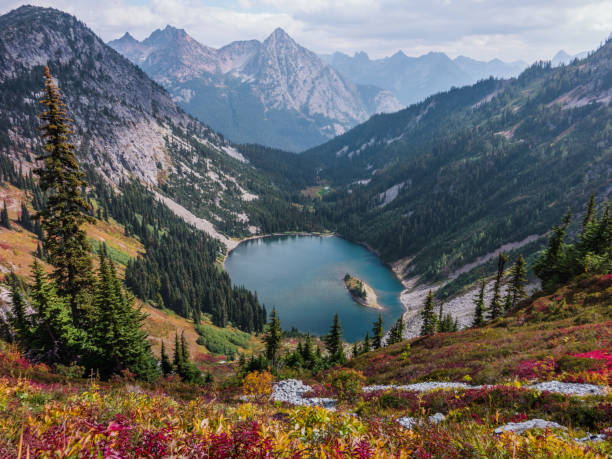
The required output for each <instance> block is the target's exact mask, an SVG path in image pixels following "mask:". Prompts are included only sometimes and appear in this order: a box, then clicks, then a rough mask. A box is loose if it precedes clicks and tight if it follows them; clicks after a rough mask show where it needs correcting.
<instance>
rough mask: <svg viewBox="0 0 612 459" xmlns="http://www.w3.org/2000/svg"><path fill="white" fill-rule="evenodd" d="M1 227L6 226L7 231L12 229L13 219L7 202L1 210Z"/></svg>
mask: <svg viewBox="0 0 612 459" xmlns="http://www.w3.org/2000/svg"><path fill="white" fill-rule="evenodd" d="M0 226H4V227H5V228H6V229H11V219H10V218H9V215H8V209H7V208H6V201H4V205H3V206H2V210H0Z"/></svg>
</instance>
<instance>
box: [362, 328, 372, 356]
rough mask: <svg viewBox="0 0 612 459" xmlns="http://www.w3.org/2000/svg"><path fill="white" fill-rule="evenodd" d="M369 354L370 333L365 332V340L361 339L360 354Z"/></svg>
mask: <svg viewBox="0 0 612 459" xmlns="http://www.w3.org/2000/svg"><path fill="white" fill-rule="evenodd" d="M366 352H370V333H368V332H366V335H365V338H364V339H363V345H362V347H361V353H362V354H365V353H366Z"/></svg>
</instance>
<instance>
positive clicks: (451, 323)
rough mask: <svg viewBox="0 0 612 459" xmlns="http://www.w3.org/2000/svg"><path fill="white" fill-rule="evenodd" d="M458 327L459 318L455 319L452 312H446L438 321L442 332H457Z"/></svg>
mask: <svg viewBox="0 0 612 459" xmlns="http://www.w3.org/2000/svg"><path fill="white" fill-rule="evenodd" d="M457 328H458V324H457V319H453V316H452V315H450V314H445V315H444V317H442V318H441V319H440V321H439V322H438V331H439V332H440V333H449V332H456V331H457Z"/></svg>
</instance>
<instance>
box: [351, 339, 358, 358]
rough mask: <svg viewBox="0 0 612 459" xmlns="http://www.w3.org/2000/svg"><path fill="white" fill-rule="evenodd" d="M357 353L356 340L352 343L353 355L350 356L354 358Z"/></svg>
mask: <svg viewBox="0 0 612 459" xmlns="http://www.w3.org/2000/svg"><path fill="white" fill-rule="evenodd" d="M358 355H359V346H358V345H357V341H355V342H354V343H353V356H352V358H355V357H357V356H358Z"/></svg>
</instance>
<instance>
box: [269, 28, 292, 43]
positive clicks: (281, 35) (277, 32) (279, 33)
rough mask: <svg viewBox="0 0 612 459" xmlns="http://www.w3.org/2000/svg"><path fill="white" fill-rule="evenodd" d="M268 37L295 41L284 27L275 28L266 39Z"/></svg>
mask: <svg viewBox="0 0 612 459" xmlns="http://www.w3.org/2000/svg"><path fill="white" fill-rule="evenodd" d="M268 39H272V40H277V41H278V40H290V41H294V40H293V38H292V37H291V36H290V35H289V34H288V33H287V32H286V31H285V29H283V28H282V27H277V28H276V29H274V31H273V32H272V33H271V34H270V35H268V38H266V40H268Z"/></svg>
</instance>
